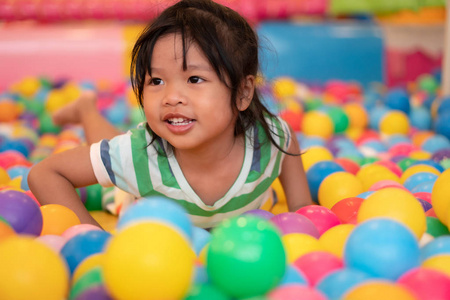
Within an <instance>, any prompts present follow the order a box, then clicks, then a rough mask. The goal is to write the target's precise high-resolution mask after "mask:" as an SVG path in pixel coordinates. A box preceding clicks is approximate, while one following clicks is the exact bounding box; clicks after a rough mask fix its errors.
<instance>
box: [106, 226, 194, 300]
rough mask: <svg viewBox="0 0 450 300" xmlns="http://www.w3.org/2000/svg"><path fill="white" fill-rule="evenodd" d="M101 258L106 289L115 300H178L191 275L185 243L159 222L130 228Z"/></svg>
mask: <svg viewBox="0 0 450 300" xmlns="http://www.w3.org/2000/svg"><path fill="white" fill-rule="evenodd" d="M143 237H145V238H143ZM104 255H105V256H104V268H103V273H104V280H105V285H106V287H107V289H108V290H109V291H110V293H111V295H112V296H113V298H114V299H124V300H125V299H126V300H135V299H136V300H137V299H142V298H146V299H161V298H166V299H179V298H182V297H184V296H185V295H186V294H187V292H188V289H189V286H190V284H191V282H192V279H193V275H194V263H195V258H196V255H195V253H194V251H193V249H192V248H191V246H190V245H189V242H188V240H187V239H186V238H185V237H184V236H183V234H181V233H180V232H179V231H178V230H177V229H175V227H172V226H168V225H166V224H162V223H160V222H158V221H143V222H141V223H136V224H130V226H127V227H126V228H124V229H123V230H121V231H119V232H118V233H117V234H116V235H115V236H113V237H112V238H111V240H110V242H109V243H108V245H107V248H106V250H105V252H104ZM138 279H140V280H138Z"/></svg>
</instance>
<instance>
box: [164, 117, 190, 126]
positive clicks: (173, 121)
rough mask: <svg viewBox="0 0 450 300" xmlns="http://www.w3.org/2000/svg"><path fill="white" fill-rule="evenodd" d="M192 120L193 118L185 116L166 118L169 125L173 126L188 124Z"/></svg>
mask: <svg viewBox="0 0 450 300" xmlns="http://www.w3.org/2000/svg"><path fill="white" fill-rule="evenodd" d="M194 121H195V120H193V119H185V118H170V119H167V120H166V122H167V123H169V124H170V125H174V126H183V125H188V124H190V123H192V122H194Z"/></svg>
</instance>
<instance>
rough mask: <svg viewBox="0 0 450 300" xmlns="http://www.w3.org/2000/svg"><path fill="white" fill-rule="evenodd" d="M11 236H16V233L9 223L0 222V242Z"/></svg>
mask: <svg viewBox="0 0 450 300" xmlns="http://www.w3.org/2000/svg"><path fill="white" fill-rule="evenodd" d="M13 235H16V232H15V231H14V229H13V228H12V227H11V226H10V225H9V223H7V222H2V221H0V242H1V241H2V240H3V239H5V238H8V237H10V236H13Z"/></svg>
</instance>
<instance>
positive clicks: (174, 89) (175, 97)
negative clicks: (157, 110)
mask: <svg viewBox="0 0 450 300" xmlns="http://www.w3.org/2000/svg"><path fill="white" fill-rule="evenodd" d="M165 92H166V94H165V96H164V105H177V104H185V103H186V97H185V96H184V93H183V91H182V88H181V87H180V86H177V85H175V84H171V85H166V91H165Z"/></svg>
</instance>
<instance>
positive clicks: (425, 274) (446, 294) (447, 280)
mask: <svg viewBox="0 0 450 300" xmlns="http://www.w3.org/2000/svg"><path fill="white" fill-rule="evenodd" d="M397 283H399V284H401V285H403V286H405V287H407V288H408V289H409V290H410V291H412V292H413V293H414V294H415V295H416V296H417V297H418V298H419V300H428V299H434V300H446V299H450V277H448V276H446V275H445V274H444V273H441V272H438V271H435V270H431V269H426V268H420V267H419V268H414V269H412V270H410V271H408V272H406V273H405V274H403V275H402V276H401V277H400V278H399V279H398V280H397Z"/></svg>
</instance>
